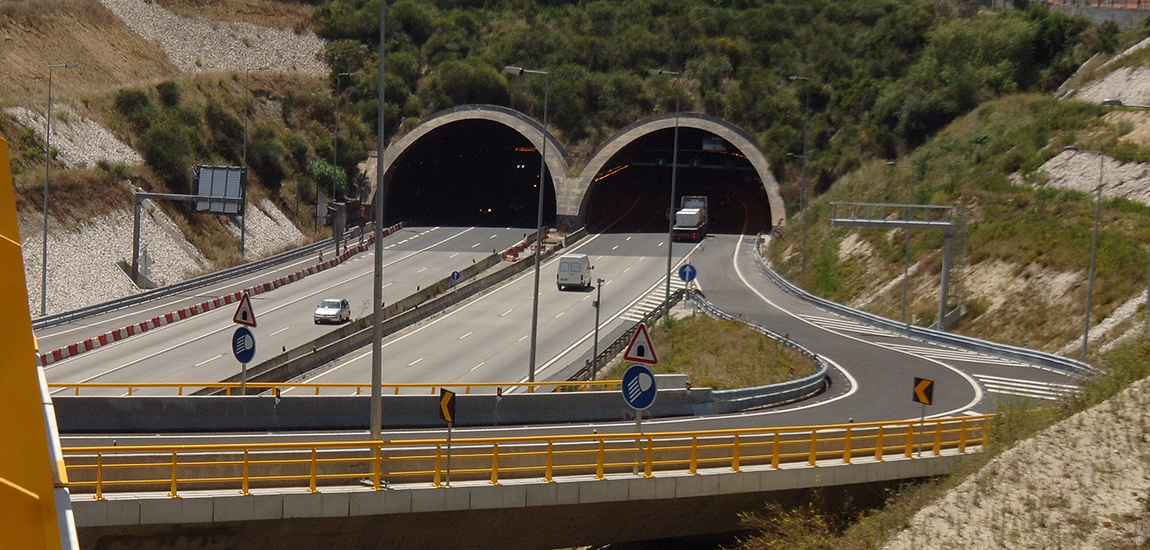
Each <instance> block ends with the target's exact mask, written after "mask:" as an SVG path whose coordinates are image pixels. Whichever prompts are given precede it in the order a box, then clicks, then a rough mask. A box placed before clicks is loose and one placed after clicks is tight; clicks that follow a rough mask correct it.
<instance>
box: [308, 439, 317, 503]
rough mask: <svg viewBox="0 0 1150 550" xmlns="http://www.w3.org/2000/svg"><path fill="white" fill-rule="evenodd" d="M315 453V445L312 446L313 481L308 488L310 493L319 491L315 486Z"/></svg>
mask: <svg viewBox="0 0 1150 550" xmlns="http://www.w3.org/2000/svg"><path fill="white" fill-rule="evenodd" d="M315 454H316V453H315V447H312V448H311V481H310V482H309V483H308V488H307V490H308V492H309V493H314V492H316V491H317V490H316V488H315V485H316V483H315V482H316V475H315V469H316V468H315Z"/></svg>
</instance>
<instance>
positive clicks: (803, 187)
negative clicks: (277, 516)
mask: <svg viewBox="0 0 1150 550" xmlns="http://www.w3.org/2000/svg"><path fill="white" fill-rule="evenodd" d="M790 78H791V82H794V81H796V80H805V81H807V99H806V107H805V108H804V109H803V156H802V159H803V169H802V176H800V178H799V212H801V213H802V215H803V266H802V271H800V272H799V273H800V275H806V274H807V211H806V210H807V125H808V123H809V122H810V118H811V86H810V82H811V79H809V78H807V77H805V76H792V77H790Z"/></svg>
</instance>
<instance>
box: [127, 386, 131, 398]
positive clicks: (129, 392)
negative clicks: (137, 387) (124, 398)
mask: <svg viewBox="0 0 1150 550" xmlns="http://www.w3.org/2000/svg"><path fill="white" fill-rule="evenodd" d="M131 396H132V386H128V397H131Z"/></svg>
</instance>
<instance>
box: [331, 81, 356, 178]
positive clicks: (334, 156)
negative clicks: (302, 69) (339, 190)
mask: <svg viewBox="0 0 1150 550" xmlns="http://www.w3.org/2000/svg"><path fill="white" fill-rule="evenodd" d="M351 74H352V73H335V136H334V137H332V138H331V151H332V153H331V163H332V165H333V166H335V167H336V168H339V77H341V76H351ZM331 196H332V197H335V180H332V182H331Z"/></svg>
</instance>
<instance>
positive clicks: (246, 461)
mask: <svg viewBox="0 0 1150 550" xmlns="http://www.w3.org/2000/svg"><path fill="white" fill-rule="evenodd" d="M240 494H241V495H250V494H251V492H249V491H248V450H247V449H244V483H243V488H241V489H240Z"/></svg>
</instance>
